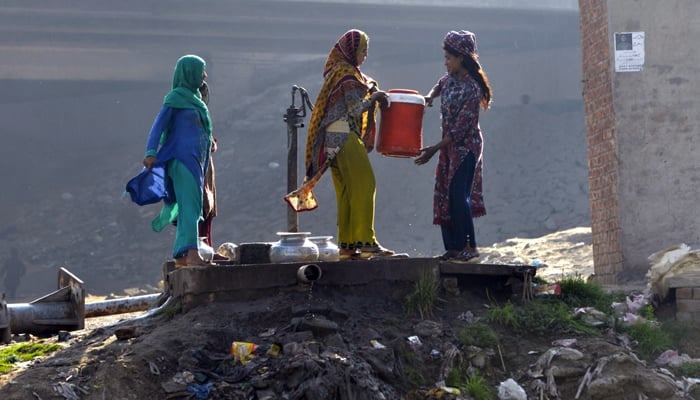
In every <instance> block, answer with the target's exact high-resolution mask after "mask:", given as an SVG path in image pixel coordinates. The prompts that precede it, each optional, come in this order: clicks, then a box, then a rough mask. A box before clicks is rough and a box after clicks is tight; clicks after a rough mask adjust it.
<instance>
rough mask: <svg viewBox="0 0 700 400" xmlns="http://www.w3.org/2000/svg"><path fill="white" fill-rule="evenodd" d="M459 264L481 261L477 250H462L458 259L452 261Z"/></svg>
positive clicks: (454, 258)
mask: <svg viewBox="0 0 700 400" xmlns="http://www.w3.org/2000/svg"><path fill="white" fill-rule="evenodd" d="M450 261H454V262H457V263H470V262H478V261H479V252H478V251H476V250H462V251H460V252H459V254H458V255H457V256H456V257H453V258H451V259H450Z"/></svg>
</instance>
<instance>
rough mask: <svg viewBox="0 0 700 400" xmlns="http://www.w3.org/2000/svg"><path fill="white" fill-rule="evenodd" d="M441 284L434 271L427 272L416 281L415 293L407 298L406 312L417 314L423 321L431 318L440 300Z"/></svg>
mask: <svg viewBox="0 0 700 400" xmlns="http://www.w3.org/2000/svg"><path fill="white" fill-rule="evenodd" d="M439 289H440V283H439V282H438V279H437V278H436V277H435V274H434V273H433V271H432V270H429V269H428V270H425V271H423V274H422V275H421V277H420V278H419V279H418V280H417V281H416V284H415V285H414V287H413V292H411V293H410V294H409V295H408V296H406V311H407V312H408V313H414V312H417V313H418V314H419V315H420V317H421V319H425V318H426V317H431V316H432V315H433V308H434V307H435V302H436V301H437V300H438V291H439Z"/></svg>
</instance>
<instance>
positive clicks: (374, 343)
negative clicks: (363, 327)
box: [369, 339, 386, 349]
mask: <svg viewBox="0 0 700 400" xmlns="http://www.w3.org/2000/svg"><path fill="white" fill-rule="evenodd" d="M369 344H370V345H371V346H372V347H373V348H375V349H386V346H384V345H383V344H381V343H379V341H378V340H374V339H372V340H370V341H369Z"/></svg>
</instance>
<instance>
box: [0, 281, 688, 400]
mask: <svg viewBox="0 0 700 400" xmlns="http://www.w3.org/2000/svg"><path fill="white" fill-rule="evenodd" d="M493 279H494V278H480V279H475V278H470V279H460V280H459V281H458V286H457V289H458V290H454V289H455V288H453V290H451V291H450V292H449V293H448V292H445V291H443V292H441V295H440V296H441V300H440V301H439V302H438V304H437V307H436V308H435V309H434V310H433V313H432V315H430V316H426V319H421V318H419V317H418V316H417V315H415V313H413V314H409V313H407V312H406V304H407V303H406V296H407V294H409V293H410V292H411V291H412V288H413V286H412V285H411V284H408V283H397V282H388V281H376V282H373V283H371V284H368V285H363V286H346V287H328V286H319V287H315V288H313V289H312V288H310V287H309V286H304V285H300V286H294V287H287V288H282V289H280V290H279V292H278V293H277V294H276V295H274V296H268V297H265V298H260V299H256V300H254V301H246V302H235V303H219V304H210V305H207V306H202V307H198V308H194V309H191V310H190V311H188V312H186V313H182V312H180V311H179V309H178V307H177V305H176V304H171V303H169V302H166V303H165V305H163V306H161V308H159V309H158V311H157V312H152V314H153V315H150V316H149V317H145V318H144V317H142V318H135V319H129V320H125V321H123V322H121V323H117V324H112V325H107V326H102V327H98V328H96V329H93V330H86V331H80V332H74V333H73V337H72V338H71V339H70V341H69V342H68V344H67V345H66V348H65V349H64V350H62V351H60V352H59V353H57V354H55V355H54V356H52V357H48V358H46V359H44V360H40V361H37V362H34V363H33V364H31V365H28V366H27V367H26V368H22V369H18V370H17V371H15V372H13V373H12V374H11V375H9V376H2V377H1V378H0V382H1V383H2V384H3V385H2V388H1V389H0V398H7V399H25V398H32V396H34V397H35V398H40V399H48V398H54V397H55V396H56V394H59V395H62V396H63V398H65V399H83V400H90V399H105V398H110V399H147V398H154V399H156V398H157V399H176V398H202V399H280V398H285V399H430V398H437V397H436V396H438V395H442V396H443V398H462V399H468V398H471V397H468V396H466V395H464V394H462V395H459V396H457V395H451V394H447V393H445V392H444V390H443V391H442V392H441V391H440V389H439V387H440V385H441V382H444V381H445V379H446V378H447V377H448V376H449V374H450V371H452V370H453V369H456V368H465V366H467V367H466V368H468V370H469V371H478V373H479V375H480V376H482V377H483V378H484V379H485V382H487V384H488V385H489V386H490V387H491V388H496V387H497V386H498V385H499V383H500V382H503V381H505V380H507V379H508V378H513V379H514V380H516V381H517V382H518V383H519V384H520V385H521V386H522V387H523V388H524V390H526V391H527V393H528V394H529V396H530V398H540V397H539V396H546V397H542V398H550V399H556V398H560V399H573V398H575V396H576V395H577V392H579V391H580V392H581V393H582V394H581V396H580V397H579V398H581V399H613V398H615V399H621V398H625V399H626V398H630V399H631V398H634V399H636V398H638V395H639V394H645V393H646V395H649V394H650V393H651V394H654V396H653V398H656V399H673V398H680V397H676V396H677V395H676V392H677V390H676V388H675V387H674V386H673V380H672V378H670V377H668V376H666V377H664V376H662V375H661V374H659V373H658V372H656V371H655V370H653V369H651V368H649V367H647V366H646V365H645V364H644V363H643V362H641V361H639V360H638V359H637V357H636V356H635V355H634V354H633V353H632V352H631V351H630V350H629V348H628V344H627V343H626V342H625V341H624V340H623V339H621V338H619V337H616V336H614V335H610V336H604V337H600V338H594V339H590V338H588V339H585V338H576V337H573V336H569V337H566V338H562V337H551V336H550V337H547V336H539V335H520V334H514V333H513V332H512V331H510V330H509V329H505V328H503V327H501V326H499V325H492V328H493V329H494V332H495V333H496V336H497V342H496V345H494V346H489V347H483V348H479V347H476V346H473V345H465V343H464V340H465V339H464V338H463V335H464V334H463V332H462V331H463V329H464V328H465V327H467V326H469V325H472V324H475V323H477V322H479V321H480V320H481V318H483V316H484V315H485V313H486V310H487V309H488V307H489V305H490V304H493V302H498V303H501V304H502V303H503V302H505V301H507V300H509V299H513V298H514V297H513V296H514V294H513V293H512V291H511V290H510V288H509V287H507V286H504V285H503V284H502V282H499V281H497V280H495V281H494V280H493ZM515 297H516V298H517V297H519V296H515ZM482 321H483V320H482ZM543 323H544V322H543ZM556 339H568V340H567V342H568V343H566V344H562V343H554V341H555V340H556ZM50 340H54V339H50ZM248 343H252V344H254V345H255V346H257V347H256V348H255V349H253V348H252V347H246V344H248ZM232 349H238V351H232ZM232 353H233V354H232ZM586 379H587V380H586ZM442 384H444V383H442ZM613 389H614V390H613ZM494 390H495V389H494ZM611 396H612V397H611ZM630 396H632V397H630Z"/></svg>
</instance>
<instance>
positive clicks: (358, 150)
mask: <svg viewBox="0 0 700 400" xmlns="http://www.w3.org/2000/svg"><path fill="white" fill-rule="evenodd" d="M331 173H332V174H331V175H332V176H333V186H335V198H336V201H337V203H338V243H340V244H341V246H343V245H345V244H348V245H357V243H358V242H360V243H362V244H366V243H368V244H370V245H371V244H373V243H376V242H377V238H376V237H375V235H374V198H375V195H376V193H377V183H376V181H375V179H374V172H373V171H372V164H370V162H369V156H368V154H367V150H366V149H365V146H364V143H363V142H362V139H360V138H359V137H357V135H355V134H354V133H350V134H349V135H348V140H347V141H346V142H345V144H344V145H343V148H342V149H340V152H338V155H337V156H336V157H335V159H334V160H333V163H332V164H331Z"/></svg>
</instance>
